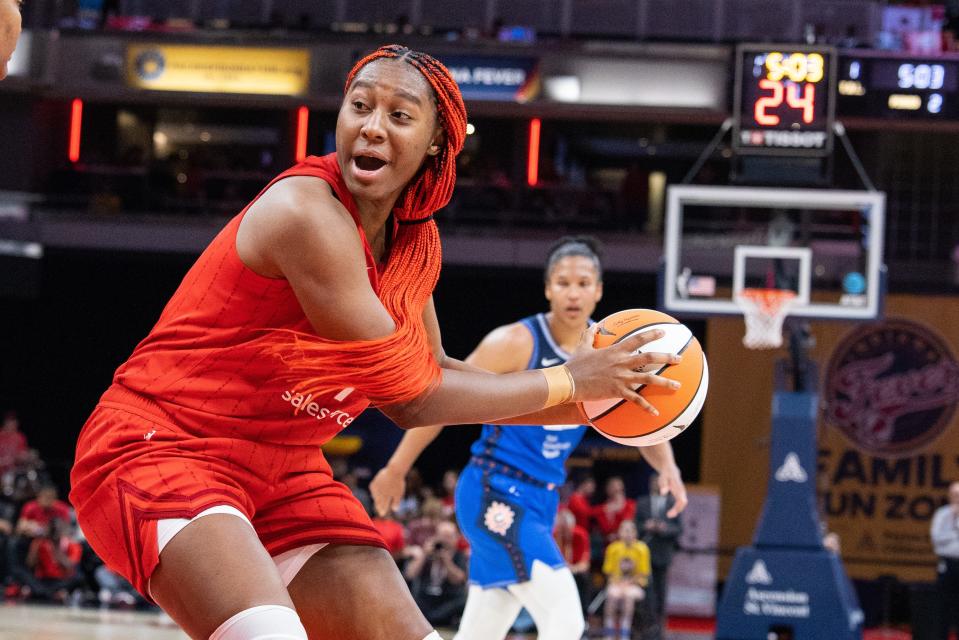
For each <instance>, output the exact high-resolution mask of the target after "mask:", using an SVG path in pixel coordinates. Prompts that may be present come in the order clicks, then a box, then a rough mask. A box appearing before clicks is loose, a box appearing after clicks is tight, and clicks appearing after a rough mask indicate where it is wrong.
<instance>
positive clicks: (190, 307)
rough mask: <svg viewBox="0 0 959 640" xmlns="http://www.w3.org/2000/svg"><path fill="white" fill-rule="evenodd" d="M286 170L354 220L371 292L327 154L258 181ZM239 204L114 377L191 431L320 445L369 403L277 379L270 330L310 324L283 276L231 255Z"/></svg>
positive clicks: (353, 394) (345, 193)
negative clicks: (313, 181) (268, 351)
mask: <svg viewBox="0 0 959 640" xmlns="http://www.w3.org/2000/svg"><path fill="white" fill-rule="evenodd" d="M289 176H315V177H317V178H320V179H322V180H324V181H326V182H327V183H329V185H330V186H331V187H332V189H333V192H334V193H335V194H336V197H337V198H338V199H339V201H340V202H341V203H343V205H344V206H345V207H346V209H347V210H348V211H349V212H350V215H352V216H353V219H354V221H355V222H356V228H357V231H358V233H359V234H360V237H361V239H362V242H363V247H364V250H365V253H366V262H367V267H368V269H367V273H368V274H369V278H370V284H371V285H372V287H373V289H374V290H375V291H378V284H379V283H378V279H379V269H378V265H377V264H376V263H375V261H374V259H373V254H372V252H371V250H370V245H369V243H368V242H367V239H366V237H365V235H364V233H363V228H362V226H361V225H360V221H359V216H358V213H357V208H356V204H355V202H354V200H353V197H352V196H351V195H350V192H349V190H348V189H347V188H346V184H345V183H344V182H343V178H342V175H341V174H340V171H339V167H338V166H337V163H336V157H335V155H334V154H330V155H328V156H324V157H314V156H310V157H308V158H307V159H306V160H305V161H304V162H302V163H300V164H298V165H296V166H295V167H293V168H291V169H289V170H288V171H285V172H284V173H282V174H280V175H279V176H277V177H276V178H275V179H274V180H273V181H272V182H271V183H270V185H268V186H267V188H269V186H272V185H273V184H274V183H276V182H277V181H278V180H282V179H283V178H287V177H289ZM265 190H266V189H264V191H265ZM260 195H262V192H261V194H260ZM257 198H259V196H257ZM253 202H256V199H254V200H253ZM251 204H252V203H251ZM248 209H249V205H248V206H247V208H246V209H244V210H243V211H242V212H241V213H240V214H239V215H237V216H236V217H235V218H233V219H232V220H231V221H230V222H229V224H227V225H226V227H225V228H224V229H223V230H222V231H221V232H220V233H219V234H218V235H217V236H216V238H215V239H214V240H213V242H212V243H211V244H210V246H209V247H207V249H206V250H205V251H204V252H203V254H202V255H201V256H200V257H199V259H198V260H197V261H196V263H195V264H194V265H193V267H192V268H191V269H190V271H189V272H188V273H187V274H186V277H185V278H184V279H183V282H182V283H181V284H180V287H179V288H178V289H177V291H176V293H174V294H173V297H172V298H171V299H170V301H169V303H168V304H167V306H166V308H165V309H164V310H163V313H162V315H161V316H160V319H159V321H158V322H157V324H156V326H154V327H153V330H152V331H150V334H149V335H148V336H147V337H146V338H145V339H144V340H143V341H142V342H141V343H140V344H139V345H138V346H137V347H136V349H135V350H134V352H133V354H132V355H131V356H130V358H129V360H127V362H126V363H125V364H123V365H122V366H121V367H120V368H119V369H118V370H117V372H116V375H115V377H114V384H115V385H119V386H121V387H123V388H125V389H127V390H130V391H133V392H135V393H137V394H139V395H142V396H145V397H147V398H149V399H151V400H153V401H154V402H156V403H157V404H159V405H160V407H162V408H163V409H164V410H165V411H167V412H168V413H169V414H170V415H171V416H174V419H175V420H176V422H177V423H178V424H179V425H181V426H182V427H183V428H184V429H186V430H187V431H191V432H194V433H196V434H197V435H207V436H210V435H222V436H225V437H231V438H241V439H253V440H258V441H264V442H277V443H287V444H322V443H324V442H326V441H327V440H329V439H330V438H332V437H333V436H335V435H336V434H337V433H338V432H339V431H340V430H341V429H343V428H344V427H346V426H347V425H349V424H350V423H351V422H352V421H353V420H354V419H355V418H356V416H358V415H359V414H360V413H361V412H362V411H363V410H364V409H366V407H367V406H368V405H369V401H368V400H367V399H366V398H365V397H364V396H363V395H362V394H361V393H359V392H357V391H354V390H353V389H352V388H350V387H345V388H341V389H330V390H328V391H324V392H318V393H314V394H311V395H306V396H304V395H303V394H301V393H298V392H297V389H296V388H295V387H296V385H295V384H294V383H289V382H286V383H284V382H283V381H284V380H288V379H289V376H288V375H283V373H284V372H283V371H282V368H283V363H282V361H281V360H279V359H278V358H270V357H265V356H264V351H263V346H264V344H267V343H268V342H269V338H270V334H271V333H275V332H276V331H277V330H295V331H299V332H309V333H312V332H313V329H312V327H311V325H310V323H309V320H307V318H306V315H305V314H304V313H303V310H302V308H301V307H300V304H299V302H298V301H297V299H296V296H295V295H294V293H293V289H292V288H291V287H290V285H289V283H288V282H287V281H286V280H285V279H282V278H266V277H263V276H260V275H258V274H256V273H255V272H253V271H251V270H250V269H249V268H247V267H246V266H245V265H244V264H243V262H242V261H241V260H240V257H239V255H238V254H237V251H236V233H237V229H238V228H239V225H240V221H241V220H242V218H243V215H244V213H246V211H247V210H248ZM393 231H394V233H395V227H394V230H393ZM274 337H275V336H274ZM113 395H119V394H117V393H116V392H114V391H111V390H108V391H107V392H106V394H104V397H103V399H104V400H111V399H113V398H112V396H113ZM115 400H116V401H118V402H121V403H122V402H123V400H122V399H121V398H116V399H115Z"/></svg>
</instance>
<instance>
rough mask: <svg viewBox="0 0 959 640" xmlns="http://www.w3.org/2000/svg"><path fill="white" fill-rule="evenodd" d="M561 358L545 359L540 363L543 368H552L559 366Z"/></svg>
mask: <svg viewBox="0 0 959 640" xmlns="http://www.w3.org/2000/svg"><path fill="white" fill-rule="evenodd" d="M559 361H560V358H543V359H542V360H540V361H539V363H540V365H541V366H544V367H552V366H553V365H554V364H559Z"/></svg>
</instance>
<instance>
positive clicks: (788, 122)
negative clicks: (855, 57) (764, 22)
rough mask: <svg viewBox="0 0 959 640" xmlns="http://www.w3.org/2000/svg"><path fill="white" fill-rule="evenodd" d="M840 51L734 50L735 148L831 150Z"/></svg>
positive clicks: (822, 153) (774, 151) (782, 152)
mask: <svg viewBox="0 0 959 640" xmlns="http://www.w3.org/2000/svg"><path fill="white" fill-rule="evenodd" d="M835 94H836V52H835V49H833V48H830V47H803V46H798V45H781V46H780V45H752V44H743V45H739V46H738V47H737V48H736V85H735V92H734V105H733V148H734V150H735V151H736V152H737V153H739V154H764V155H788V156H825V155H828V154H829V153H831V152H832V143H833V117H834V115H835Z"/></svg>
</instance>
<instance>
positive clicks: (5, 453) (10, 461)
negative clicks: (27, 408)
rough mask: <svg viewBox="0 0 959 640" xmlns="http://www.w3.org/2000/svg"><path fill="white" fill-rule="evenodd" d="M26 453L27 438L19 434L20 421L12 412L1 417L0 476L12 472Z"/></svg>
mask: <svg viewBox="0 0 959 640" xmlns="http://www.w3.org/2000/svg"><path fill="white" fill-rule="evenodd" d="M26 453H27V438H26V436H24V435H23V433H21V432H20V420H19V419H18V418H17V414H16V412H14V411H8V412H7V413H6V414H4V416H3V424H2V425H0V476H2V475H3V474H5V473H8V472H9V471H12V470H13V469H14V467H15V466H16V464H17V462H19V461H20V459H21V458H22V457H23V456H24V455H25V454H26Z"/></svg>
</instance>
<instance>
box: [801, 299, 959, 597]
mask: <svg viewBox="0 0 959 640" xmlns="http://www.w3.org/2000/svg"><path fill="white" fill-rule="evenodd" d="M820 400H821V424H822V425H823V427H824V428H823V430H822V433H821V434H820V439H819V445H820V446H819V461H818V463H819V485H820V491H819V494H820V495H819V498H820V501H821V505H822V510H823V513H824V516H825V518H826V519H827V522H828V524H829V527H830V529H831V530H833V531H835V532H836V533H838V534H839V536H840V539H841V540H842V551H843V559H844V561H845V562H846V566H847V569H848V571H849V573H850V574H851V575H852V576H853V577H857V578H864V579H869V578H875V577H876V576H878V575H880V574H884V573H889V574H894V575H897V576H899V577H900V578H901V579H905V580H929V579H931V578H932V576H933V574H932V572H931V569H929V568H928V567H931V566H932V564H933V562H934V556H933V554H932V547H931V544H930V540H929V525H930V521H931V518H932V514H933V512H934V511H935V510H936V508H938V507H939V506H940V505H942V504H944V503H945V502H946V491H947V487H948V485H949V483H950V482H952V481H955V480H957V479H959V446H957V445H959V434H957V411H956V410H957V404H959V361H957V360H956V355H955V353H954V352H953V349H952V347H951V346H950V344H949V342H948V340H947V339H946V338H945V337H944V336H943V335H942V334H941V333H940V332H939V330H937V329H936V328H935V327H933V326H930V325H926V324H924V323H920V322H918V321H916V320H912V319H906V318H896V317H891V318H887V319H886V320H884V321H882V322H875V323H869V324H863V325H858V326H856V327H855V328H854V329H852V330H851V331H849V332H848V333H846V334H845V335H844V336H843V337H841V338H840V339H839V341H838V342H837V343H836V346H835V348H834V350H833V352H832V355H831V357H830V359H829V363H828V366H827V369H826V372H825V376H824V379H823V382H822V392H821V398H820Z"/></svg>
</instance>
